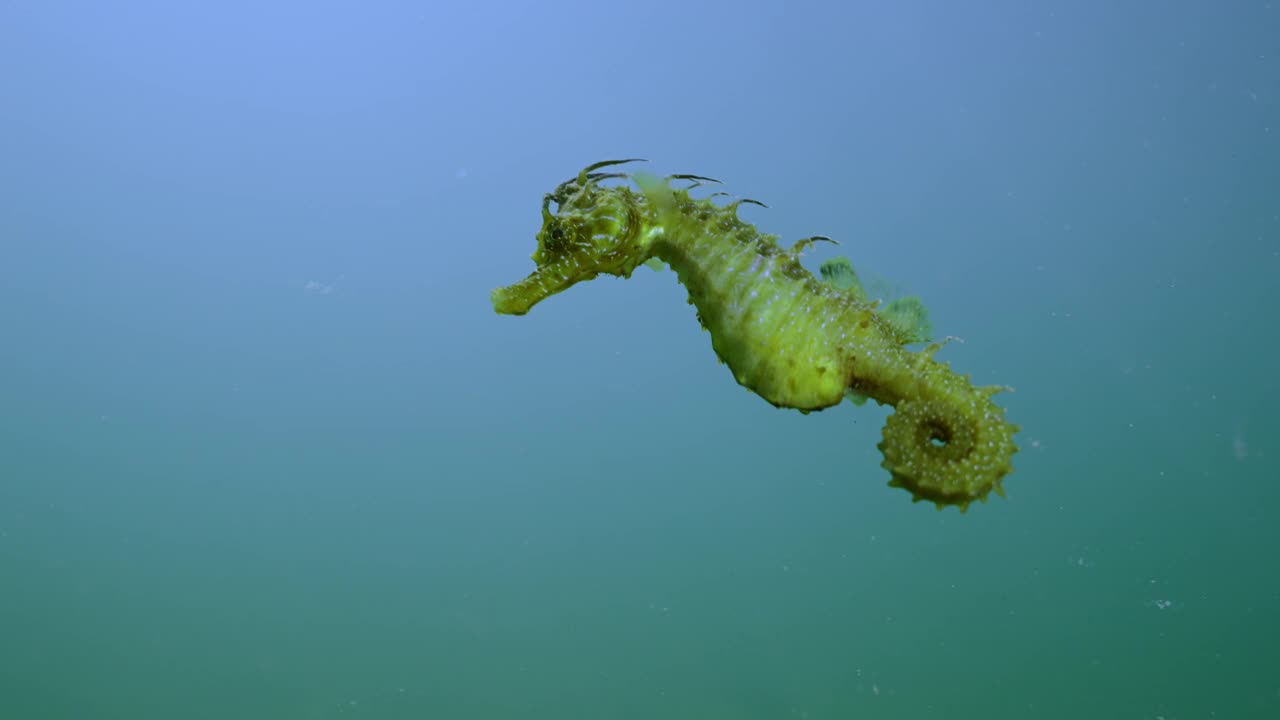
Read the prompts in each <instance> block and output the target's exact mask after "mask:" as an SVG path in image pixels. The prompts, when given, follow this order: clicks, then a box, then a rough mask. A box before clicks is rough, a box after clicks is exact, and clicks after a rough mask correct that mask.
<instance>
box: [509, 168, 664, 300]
mask: <svg viewBox="0 0 1280 720" xmlns="http://www.w3.org/2000/svg"><path fill="white" fill-rule="evenodd" d="M620 162H628V161H626V160H611V161H606V162H603V163H596V164H595V165H591V166H589V167H587V168H585V169H584V170H583V171H582V172H580V173H578V176H577V177H576V178H574V179H572V180H569V181H567V182H564V183H561V184H560V186H559V187H557V188H556V189H555V190H554V191H552V192H549V193H547V194H546V195H545V196H544V197H543V198H542V228H541V229H540V230H539V231H538V236H537V238H538V247H537V249H536V250H535V251H534V253H533V261H534V263H536V265H537V267H536V268H534V271H533V272H532V273H530V274H529V276H528V277H527V278H525V279H524V280H521V281H520V282H518V283H516V284H514V285H508V286H506V287H501V288H498V289H496V290H494V291H493V292H492V293H491V294H490V299H491V300H492V301H493V308H494V310H496V311H498V312H499V313H502V314H504V315H523V314H525V313H527V312H529V310H530V309H531V308H532V307H533V306H534V305H536V304H538V303H539V302H542V301H543V300H545V299H547V298H548V297H550V296H552V295H555V294H556V293H558V292H562V291H564V290H566V289H567V288H569V287H570V286H572V285H575V284H577V283H579V282H582V281H584V280H590V279H592V278H594V277H595V276H597V275H600V274H606V275H617V276H620V277H629V276H630V275H631V273H632V272H633V271H634V270H635V268H636V266H637V265H639V264H640V263H642V262H644V261H645V260H646V259H647V257H648V241H647V238H645V237H644V233H643V232H641V230H642V228H643V226H644V219H643V217H642V213H641V207H642V204H643V195H641V194H639V193H636V192H635V191H633V190H631V189H630V188H628V187H611V186H602V185H601V184H600V182H601V181H602V180H607V179H611V178H619V177H625V175H622V174H618V173H604V172H597V170H599V169H600V168H602V167H606V166H608V165H614V164H617V163H620Z"/></svg>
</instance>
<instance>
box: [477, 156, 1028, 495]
mask: <svg viewBox="0 0 1280 720" xmlns="http://www.w3.org/2000/svg"><path fill="white" fill-rule="evenodd" d="M627 162H635V160H609V161H605V162H600V163H596V164H594V165H591V166H589V167H587V168H585V169H583V170H582V171H581V172H580V173H578V175H577V177H575V178H573V179H571V180H568V181H566V182H564V183H562V184H561V185H560V186H559V187H557V188H556V189H555V190H554V191H552V192H550V193H548V194H547V195H545V196H544V197H543V200H542V228H541V230H539V231H538V236H537V240H538V247H537V249H536V250H535V251H534V253H533V261H534V263H535V264H536V267H535V269H534V271H533V272H532V273H531V274H530V275H529V276H528V277H527V278H525V279H524V280H521V281H520V282H518V283H516V284H514V285H510V286H507V287H502V288H498V289H496V290H494V291H493V293H492V295H491V299H492V301H493V307H494V310H496V311H497V312H498V313H501V314H504V315H523V314H525V313H527V312H529V310H530V309H531V308H532V307H533V306H534V305H536V304H538V303H539V302H541V301H542V300H545V299H546V298H548V297H550V296H552V295H555V294H556V293H559V292H561V291H563V290H565V289H567V288H569V287H570V286H571V285H574V284H576V283H579V282H582V281H584V280H591V279H592V278H594V277H596V276H597V275H601V274H605V275H615V276H618V277H623V278H627V277H630V276H631V273H632V272H634V271H635V269H636V268H637V267H639V266H640V265H642V264H645V265H650V266H656V267H661V266H662V265H666V266H669V267H671V268H672V269H673V270H674V271H675V273H676V275H677V277H678V278H679V281H680V283H681V284H682V285H684V287H685V289H686V290H688V292H689V302H690V303H691V304H692V305H694V306H695V307H696V308H697V311H698V312H697V317H698V321H699V322H701V323H702V327H703V328H705V329H706V330H707V331H708V332H709V333H710V335H711V345H712V347H713V348H714V349H715V352H716V354H717V355H718V356H719V357H720V360H721V361H722V362H723V363H725V364H726V365H728V367H729V369H730V370H731V371H732V372H733V376H734V378H735V379H737V381H738V383H739V384H741V385H743V386H744V387H746V388H748V389H749V390H751V391H752V392H754V393H756V394H757V395H759V396H760V397H762V398H764V399H765V400H766V401H768V402H769V403H771V404H773V405H774V406H776V407H781V408H792V409H796V410H799V411H801V412H806V413H807V412H810V411H814V410H822V409H824V408H828V407H831V406H833V405H837V404H839V403H840V402H841V401H842V400H844V399H845V398H850V399H853V400H854V401H855V402H865V400H866V399H867V398H870V399H872V400H875V401H876V402H878V403H880V404H884V405H891V406H893V408H894V412H893V413H892V414H891V415H890V416H889V417H888V419H887V420H886V421H885V426H884V431H883V439H882V440H881V442H880V444H879V448H880V451H881V452H882V453H883V455H884V460H883V462H882V463H881V465H882V466H883V467H884V468H885V469H886V470H888V471H889V474H890V478H891V479H890V480H889V485H891V486H894V487H899V488H904V489H906V490H908V491H909V492H910V493H911V495H912V497H913V499H914V500H916V501H920V500H925V501H929V502H933V503H935V504H936V505H937V507H938V508H939V509H941V508H943V507H945V506H948V505H955V506H957V507H959V508H960V509H961V511H963V510H965V509H966V508H967V507H968V506H969V503H971V502H973V501H974V500H981V501H984V502H985V501H986V499H987V496H988V495H989V494H990V493H991V491H993V490H994V491H995V492H996V493H997V494H1000V495H1003V494H1004V490H1003V487H1002V482H1003V479H1004V477H1005V476H1006V475H1008V474H1009V473H1010V472H1012V471H1013V465H1012V463H1011V459H1012V456H1013V454H1014V453H1015V452H1017V447H1016V446H1015V445H1014V442H1013V435H1014V433H1016V432H1017V431H1018V427H1017V426H1016V425H1013V424H1011V423H1009V422H1008V421H1007V420H1005V413H1004V409H1003V408H1001V407H999V406H998V405H996V404H995V403H993V402H992V400H991V398H992V396H993V395H995V394H996V393H997V392H999V391H1000V390H1002V389H1004V388H1003V387H1000V386H988V387H975V386H974V385H972V384H971V383H970V382H969V378H968V376H963V375H959V374H957V373H955V372H953V371H952V370H951V368H950V367H949V365H948V364H946V363H940V362H938V361H936V360H934V355H935V354H936V353H937V351H938V350H939V349H940V348H941V347H942V345H943V344H945V343H934V344H931V345H929V346H928V347H926V348H924V349H923V350H919V351H912V350H910V349H908V348H907V345H909V344H911V343H916V342H922V341H924V340H926V339H927V336H928V332H929V325H928V318H927V313H926V312H925V309H924V305H923V304H922V303H920V302H919V300H918V299H916V298H900V299H898V300H895V301H893V302H889V303H885V304H883V305H882V304H881V303H879V302H878V301H875V300H871V299H869V298H868V296H867V293H866V292H865V290H864V289H863V286H862V284H861V282H860V281H859V279H858V277H857V274H856V273H855V272H854V269H853V266H852V264H850V263H849V261H848V260H846V259H844V258H835V259H833V260H828V261H827V262H826V263H823V266H822V268H821V272H820V274H821V275H822V277H821V278H819V277H815V276H814V275H813V273H811V272H809V271H808V270H806V269H805V268H804V267H802V266H801V264H800V254H801V251H802V250H804V249H805V248H806V247H808V246H810V245H812V244H814V243H816V242H823V241H826V242H832V241H831V239H830V238H827V237H824V236H814V237H809V238H804V239H802V240H799V241H796V242H795V243H794V244H792V245H791V246H790V247H789V248H784V247H782V246H781V245H779V244H778V238H777V237H776V236H774V235H769V234H766V233H763V232H761V231H759V230H758V229H756V227H755V226H754V225H752V224H751V223H748V222H745V221H743V220H742V219H740V218H739V217H738V215H737V209H738V207H739V206H740V205H741V204H742V203H754V204H757V205H761V204H762V203H759V202H758V201H755V200H747V199H735V198H733V197H731V196H728V195H727V194H726V193H722V192H717V193H710V194H709V195H708V196H707V197H701V198H697V197H694V196H693V195H692V194H691V193H690V191H692V190H694V189H696V188H698V187H702V186H706V185H708V184H712V183H717V182H718V181H716V180H712V179H711V178H706V177H701V176H698V175H671V176H668V177H666V178H658V177H655V176H652V175H644V174H636V175H635V176H632V175H629V174H626V173H620V172H614V171H612V170H606V168H611V167H613V166H616V165H620V164H623V163H627ZM607 181H622V182H619V183H614V182H607ZM628 181H630V182H634V184H635V188H634V189H633V188H632V187H631V185H630V184H629V182H628ZM674 183H681V184H687V186H685V187H676V186H674Z"/></svg>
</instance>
